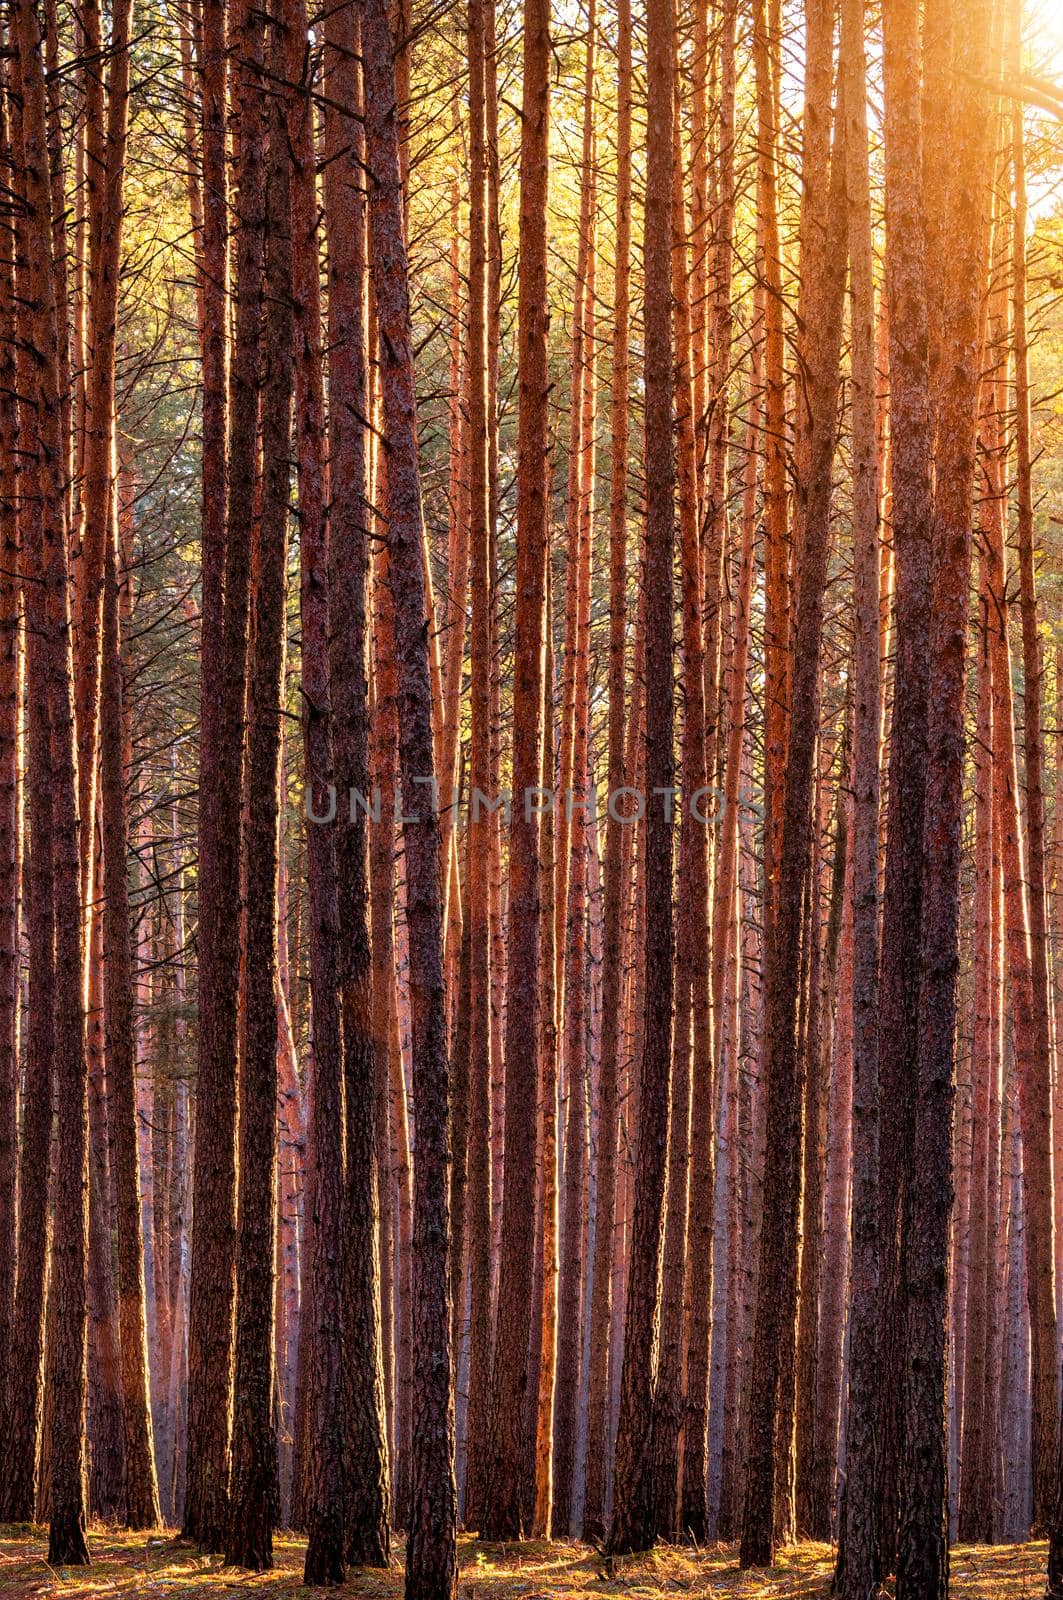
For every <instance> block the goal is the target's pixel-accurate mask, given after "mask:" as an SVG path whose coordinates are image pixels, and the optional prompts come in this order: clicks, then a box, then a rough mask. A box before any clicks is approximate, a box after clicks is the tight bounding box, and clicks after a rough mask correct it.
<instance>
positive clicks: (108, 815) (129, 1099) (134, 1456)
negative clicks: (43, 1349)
mask: <svg viewBox="0 0 1063 1600" xmlns="http://www.w3.org/2000/svg"><path fill="white" fill-rule="evenodd" d="M115 494H117V484H116V485H115V486H114V487H113V489H112V495H115ZM115 509H116V508H115V507H114V504H113V501H112V503H111V506H110V509H109V512H108V516H109V519H113V518H114V513H115ZM110 527H111V532H110V537H109V538H108V540H107V552H106V556H105V562H104V566H105V571H104V594H103V640H102V652H103V662H102V669H101V705H100V766H101V774H100V817H101V833H102V845H103V885H104V894H105V897H106V898H105V901H104V907H103V919H104V970H105V977H104V991H105V997H106V1003H105V1019H106V1050H107V1058H106V1059H107V1097H108V1116H109V1122H110V1136H111V1170H112V1173H113V1175H114V1188H115V1200H116V1223H117V1229H116V1231H117V1240H118V1308H119V1327H120V1333H121V1344H122V1417H123V1431H124V1438H125V1476H126V1513H125V1515H126V1522H127V1523H128V1525H129V1527H131V1528H154V1527H156V1526H157V1525H158V1524H159V1522H160V1521H161V1512H160V1509H159V1488H158V1481H157V1478H156V1472H155V1442H154V1438H153V1434H152V1422H151V1407H150V1396H149V1373H148V1348H147V1313H146V1309H145V1288H144V1234H143V1229H142V1212H141V1197H140V1159H139V1151H138V1148H137V1132H138V1119H137V1101H136V1092H137V1085H136V1061H135V1051H134V1041H133V949H132V927H131V923H130V907H129V868H128V860H127V850H128V838H129V829H128V815H127V810H126V775H125V762H124V760H123V755H124V752H123V743H124V740H123V737H122V729H123V699H124V685H123V682H122V660H121V644H120V638H119V627H120V624H119V577H118V549H117V527H116V526H115V523H114V521H113V520H110Z"/></svg>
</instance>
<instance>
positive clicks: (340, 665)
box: [325, 5, 391, 1566]
mask: <svg viewBox="0 0 1063 1600" xmlns="http://www.w3.org/2000/svg"><path fill="white" fill-rule="evenodd" d="M356 19H357V12H356V10H355V8H354V7H353V6H351V5H348V6H344V7H341V8H340V9H339V10H337V11H335V12H334V13H333V14H332V16H331V17H330V18H329V22H328V29H327V38H326V44H327V46H330V47H331V48H330V49H329V50H328V52H327V54H326V81H327V83H328V85H329V101H330V105H329V108H328V110H327V112H326V117H325V143H326V151H327V153H328V155H329V156H330V157H331V159H330V160H329V162H328V165H327V166H326V168H325V206H326V221H327V224H328V239H329V348H330V357H329V360H330V386H329V465H330V471H331V481H332V483H334V484H336V485H337V486H339V485H341V484H342V485H343V491H342V493H339V494H335V495H334V496H333V501H332V505H331V507H330V519H331V520H330V542H329V562H330V571H329V586H330V598H331V603H332V642H331V669H332V714H333V738H334V745H335V759H336V777H337V787H338V790H339V794H340V797H341V799H340V806H341V810H340V816H339V827H338V831H337V838H336V867H337V884H338V895H339V900H338V906H339V922H340V928H341V929H342V930H343V935H344V937H343V939H342V941H341V971H340V976H341V981H342V984H343V1029H344V1041H343V1043H344V1075H345V1085H346V1094H347V1152H346V1155H347V1197H346V1217H347V1241H348V1242H347V1256H346V1271H347V1281H346V1287H345V1294H346V1309H345V1313H344V1321H345V1329H346V1355H345V1366H344V1391H345V1392H344V1402H345V1406H346V1411H347V1427H346V1431H347V1447H348V1457H347V1460H348V1471H347V1483H346V1493H347V1518H348V1525H347V1556H348V1559H349V1560H350V1561H351V1563H352V1564H354V1565H356V1566H386V1565H387V1562H388V1555H389V1550H390V1528H389V1522H390V1516H389V1511H390V1507H389V1488H390V1485H389V1477H388V1447H387V1431H386V1418H385V1413H384V1385H383V1375H382V1359H383V1356H382V1349H381V1338H382V1333H381V1283H380V1246H379V1243H378V1229H379V1214H380V1201H379V1195H380V1184H381V1181H382V1180H383V1182H384V1184H385V1185H387V1184H389V1183H390V1174H389V1171H388V1166H384V1167H381V1166H380V1165H379V1164H378V1161H377V1154H376V1149H375V1148H374V1145H373V1141H372V1137H371V1134H372V1129H373V1122H374V1110H373V1108H374V1104H375V1101H376V1097H377V1095H378V1094H379V1095H380V1097H381V1098H382V1101H383V1106H384V1112H385V1114H384V1121H385V1125H386V1121H387V1116H386V1108H387V1105H388V1098H389V1097H388V1093H387V1087H388V1085H387V1079H386V1077H384V1076H383V1075H381V1076H380V1078H379V1079H378V1077H377V1074H376V1062H375V1056H374V1042H373V1026H372V968H371V955H370V946H369V922H368V855H367V834H366V805H364V804H361V803H355V805H354V807H353V810H352V806H351V803H350V798H349V796H350V793H351V792H352V791H353V792H354V793H355V794H356V795H357V796H359V797H367V795H368V790H369V698H368V697H369V685H368V680H367V675H366V674H367V660H368V657H367V645H368V630H367V615H366V604H367V588H366V585H367V578H368V571H369V500H368V454H367V449H366V440H367V431H366V425H365V421H364V419H365V417H366V414H367V409H368V381H367V365H366V356H367V352H366V307H365V290H366V231H365V199H364V188H363V175H362V162H363V159H364V135H363V131H362V124H361V122H360V121H359V120H357V119H358V118H359V116H360V113H361V108H362V103H363V102H362V96H361V84H360V81H359V79H358V74H357V68H356V65H355V56H356V47H357V43H358V30H357V25H356ZM345 110H346V111H347V112H349V113H350V114H349V116H347V117H345V116H343V115H342V113H343V111H345ZM390 825H391V824H390V822H389V826H390Z"/></svg>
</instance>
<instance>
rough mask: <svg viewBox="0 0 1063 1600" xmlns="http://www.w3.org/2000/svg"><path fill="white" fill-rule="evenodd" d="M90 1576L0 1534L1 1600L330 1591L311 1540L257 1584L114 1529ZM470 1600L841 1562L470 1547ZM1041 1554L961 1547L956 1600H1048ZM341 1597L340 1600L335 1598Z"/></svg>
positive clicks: (798, 1570)
mask: <svg viewBox="0 0 1063 1600" xmlns="http://www.w3.org/2000/svg"><path fill="white" fill-rule="evenodd" d="M90 1543H91V1550H92V1558H93V1564H92V1566H91V1567H89V1568H84V1569H82V1568H77V1569H76V1568H66V1569H63V1570H60V1571H55V1570H54V1569H53V1568H51V1567H49V1566H48V1564H47V1561H46V1560H45V1556H46V1554H47V1540H46V1537H45V1532H44V1530H43V1529H41V1528H28V1527H21V1528H12V1527H8V1528H0V1600H29V1597H30V1596H46V1595H47V1596H60V1595H65V1596H70V1597H71V1600H90V1597H91V1600H95V1597H100V1600H103V1597H114V1600H127V1597H128V1600H167V1597H169V1600H223V1597H225V1596H230V1595H232V1596H236V1595H239V1594H248V1595H253V1596H261V1597H262V1600H293V1597H295V1596H297V1595H298V1596H299V1597H300V1600H307V1597H309V1596H311V1595H322V1596H324V1595H325V1594H327V1593H329V1592H330V1591H327V1590H317V1589H314V1590H310V1589H305V1588H304V1587H303V1585H302V1582H301V1578H302V1567H303V1552H304V1548H305V1547H304V1544H303V1542H302V1540H299V1539H294V1538H284V1537H278V1538H277V1539H276V1540H275V1541H274V1554H275V1560H276V1563H277V1564H276V1566H275V1568H274V1570H273V1571H272V1572H268V1573H262V1574H258V1575H256V1574H250V1573H244V1572H239V1571H237V1570H235V1569H233V1568H225V1567H223V1566H222V1565H221V1562H220V1561H219V1560H218V1559H217V1558H208V1557H206V1556H200V1555H197V1554H196V1552H195V1551H194V1550H192V1549H191V1548H190V1547H189V1546H188V1545H185V1544H181V1543H180V1542H179V1541H178V1540H176V1539H174V1538H172V1537H170V1536H168V1535H158V1536H152V1537H151V1538H146V1537H145V1536H144V1535H143V1534H132V1533H124V1532H121V1531H120V1530H115V1529H111V1528H95V1529H94V1530H93V1532H92V1535H91V1540H90ZM460 1555H461V1583H460V1593H461V1595H462V1597H463V1600H464V1597H468V1600H472V1597H474V1596H476V1597H478V1600H581V1597H585V1596H586V1597H592V1596H595V1595H623V1596H628V1597H630V1600H666V1597H668V1596H672V1595H684V1594H689V1595H692V1596H698V1597H701V1596H704V1597H706V1600H712V1597H714V1596H720V1597H721V1600H768V1597H774V1600H816V1597H825V1596H827V1595H828V1594H829V1592H830V1574H831V1567H832V1554H831V1550H830V1547H829V1546H827V1545H816V1544H802V1545H799V1546H796V1547H795V1548H794V1549H792V1550H788V1551H786V1552H784V1554H783V1556H782V1558H781V1559H780V1560H779V1562H778V1564H777V1565H776V1566H775V1567H774V1568H773V1569H772V1571H771V1572H753V1573H740V1572H739V1571H738V1570H737V1567H736V1565H735V1551H734V1549H733V1547H718V1548H715V1549H710V1550H705V1551H699V1552H692V1551H689V1550H674V1549H665V1548H662V1549H659V1550H657V1551H655V1552H654V1554H653V1555H651V1556H648V1557H644V1558H642V1559H639V1560H631V1561H626V1562H623V1563H620V1564H618V1565H617V1566H616V1568H615V1569H614V1570H613V1571H611V1572H607V1571H606V1570H605V1568H604V1565H603V1562H602V1559H601V1557H600V1556H599V1555H597V1554H596V1553H595V1552H594V1551H593V1550H589V1549H588V1548H587V1546H586V1545H578V1544H525V1545H521V1546H520V1547H519V1548H518V1547H516V1546H511V1547H508V1548H507V1547H503V1546H500V1545H481V1544H478V1543H476V1542H475V1541H474V1540H472V1539H463V1540H462V1544H461V1553H460ZM1045 1559H1046V1551H1045V1546H1044V1545H1043V1544H1027V1545H1004V1546H997V1547H995V1548H973V1547H965V1548H961V1549H959V1550H957V1551H955V1552H954V1553H953V1579H952V1594H953V1596H955V1597H956V1600H1038V1597H1039V1596H1040V1595H1041V1594H1042V1593H1043V1589H1044V1570H1045ZM400 1563H401V1550H400V1551H399V1552H398V1559H397V1560H396V1564H395V1566H394V1567H393V1568H392V1569H391V1571H389V1572H369V1571H358V1572H352V1574H351V1576H350V1579H349V1580H348V1582H347V1584H346V1585H345V1587H344V1589H343V1591H342V1593H343V1594H346V1595H362V1596H365V1597H366V1600H400V1597H401V1595H402V1571H401V1564H400ZM331 1592H335V1591H331Z"/></svg>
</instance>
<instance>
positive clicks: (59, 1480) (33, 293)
mask: <svg viewBox="0 0 1063 1600" xmlns="http://www.w3.org/2000/svg"><path fill="white" fill-rule="evenodd" d="M15 32H16V38H17V55H18V70H19V75H20V80H21V91H22V149H21V151H20V152H18V153H19V154H20V155H21V157H22V159H21V161H20V167H21V175H22V181H23V202H24V205H25V223H24V233H23V235H22V237H23V240H24V244H25V248H26V252H27V258H28V262H27V287H28V288H29V290H30V294H29V297H28V304H29V306H30V307H32V314H31V316H30V317H28V318H27V326H26V329H25V335H26V338H27V340H28V341H29V344H30V348H31V349H32V350H33V352H34V364H35V368H36V384H35V387H34V388H31V390H30V391H29V393H30V395H32V397H33V398H32V402H31V403H33V404H34V405H35V408H36V427H35V429H34V439H35V447H34V457H35V461H34V466H35V469H36V477H37V491H38V495H39V505H38V515H37V516H36V517H35V518H34V519H33V520H32V521H31V522H29V523H28V525H27V530H26V535H27V536H26V540H25V560H26V571H27V575H31V576H32V579H33V580H34V581H35V582H37V583H39V584H40V586H41V588H42V590H43V597H44V603H43V617H42V618H41V622H42V624H43V630H44V631H43V645H42V649H41V652H40V657H39V666H40V669H41V672H42V675H43V676H42V679H41V680H39V681H38V682H36V683H34V684H32V685H31V689H30V693H31V697H32V696H33V695H34V694H40V695H42V696H43V697H46V698H47V702H48V713H49V720H50V725H51V751H52V760H51V788H50V799H51V810H52V827H53V834H52V859H53V869H54V910H55V968H54V972H55V980H54V981H55V987H54V997H55V998H54V1004H55V1009H54V1026H55V1037H54V1045H55V1067H54V1070H55V1087H56V1105H57V1110H58V1121H57V1135H58V1139H59V1143H60V1147H61V1148H62V1151H63V1159H62V1161H60V1162H59V1163H58V1166H57V1171H56V1191H55V1236H54V1240H53V1247H52V1292H53V1295H54V1303H55V1315H54V1319H53V1324H52V1339H53V1351H52V1357H51V1358H50V1372H51V1376H52V1381H53V1386H54V1387H53V1405H52V1419H51V1420H52V1428H51V1524H50V1528H49V1539H48V1554H49V1561H50V1563H51V1564H52V1565H54V1566H76V1565H83V1564H87V1563H88V1559H89V1554H88V1546H87V1544H86V1542H85V1501H84V1448H85V1384H86V1352H87V1342H86V1334H87V1305H86V1264H87V1263H86V1257H87V1247H88V1204H87V1201H88V1073H87V1062H86V1054H85V1016H84V1008H83V1002H82V993H83V983H84V978H85V972H84V960H83V949H82V922H81V906H82V896H81V866H80V836H79V827H78V815H77V780H76V773H75V768H76V756H75V739H74V707H73V686H72V682H71V660H70V595H69V587H68V568H67V527H66V467H65V459H64V453H63V451H64V446H63V440H62V435H61V420H62V400H63V396H62V394H61V392H60V362H59V337H58V324H57V311H56V294H55V265H54V263H53V261H52V226H51V222H52V219H51V215H50V207H51V196H50V193H49V186H48V155H47V135H46V109H45V84H44V63H43V59H42V53H41V38H40V31H39V28H38V23H37V17H36V14H35V12H34V9H33V7H32V5H31V4H29V3H28V0H23V3H21V4H19V5H18V7H17V8H16V13H15Z"/></svg>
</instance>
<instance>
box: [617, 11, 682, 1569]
mask: <svg viewBox="0 0 1063 1600" xmlns="http://www.w3.org/2000/svg"><path fill="white" fill-rule="evenodd" d="M673 27H674V13H673V7H672V3H671V0H650V5H649V9H648V12H647V18H646V28H647V34H646V37H647V80H646V82H647V118H648V131H647V168H646V209H645V238H644V247H643V248H644V259H645V268H646V290H645V305H644V311H643V319H644V326H645V330H646V332H645V341H646V343H645V349H646V356H645V389H646V422H645V431H646V440H645V450H646V460H647V462H652V463H653V470H652V472H651V473H650V474H649V476H648V479H647V484H646V525H645V544H644V565H643V583H644V584H645V591H646V623H645V627H646V637H647V640H648V641H652V648H651V649H649V648H648V649H647V652H646V667H645V682H646V689H645V694H646V700H645V707H646V709H645V726H644V732H643V748H644V761H645V788H646V790H647V791H648V794H649V795H650V797H651V799H652V801H653V804H652V805H651V806H650V807H649V808H648V811H647V816H646V821H645V824H644V829H643V833H644V838H645V850H646V937H645V952H646V957H645V959H646V967H645V978H644V993H645V994H646V995H647V996H652V999H651V1000H648V1001H647V1003H646V1010H645V1017H644V1022H643V1041H642V1056H641V1062H640V1072H639V1088H638V1104H639V1110H638V1147H637V1151H638V1153H637V1158H636V1171H635V1197H634V1217H633V1220H632V1233H631V1256H630V1268H629V1277H628V1292H627V1310H626V1316H625V1325H624V1359H623V1367H622V1371H621V1379H620V1411H619V1417H618V1421H617V1438H616V1457H615V1467H614V1482H613V1517H612V1523H611V1526H610V1529H609V1537H608V1543H607V1549H608V1551H609V1553H610V1555H626V1554H628V1553H630V1552H634V1551H639V1550H648V1549H649V1548H650V1547H651V1546H652V1544H653V1539H654V1501H653V1428H652V1413H653V1388H654V1383H655V1380H656V1368H657V1356H658V1345H659V1333H660V1325H659V1316H660V1296H661V1266H662V1245H663V1228H662V1222H663V1207H664V1188H665V1177H666V1173H667V1170H668V1136H669V1100H670V1096H671V1078H672V971H673V941H672V822H671V816H670V814H669V812H670V807H668V806H667V791H669V790H670V788H671V785H672V777H673V761H674V758H673V753H672V737H673V693H674V691H673V684H672V673H673V666H672V637H673V634H672V610H673V593H672V555H673V546H674V534H675V530H674V517H675V509H674V494H675V461H674V455H673V445H672V414H673V402H674V393H675V378H674V371H673V366H672V360H673V343H672V304H671V300H672V296H671V251H672V115H673V96H674V93H675V65H674V38H673Z"/></svg>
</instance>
